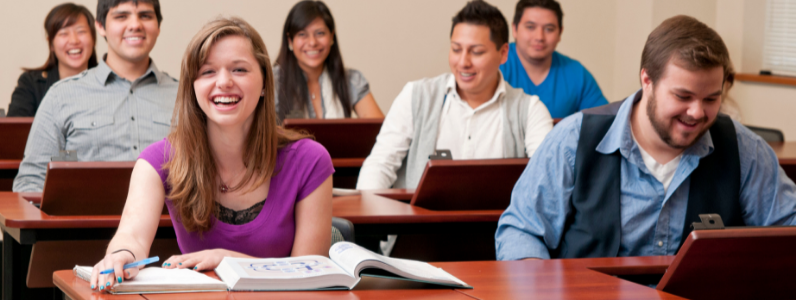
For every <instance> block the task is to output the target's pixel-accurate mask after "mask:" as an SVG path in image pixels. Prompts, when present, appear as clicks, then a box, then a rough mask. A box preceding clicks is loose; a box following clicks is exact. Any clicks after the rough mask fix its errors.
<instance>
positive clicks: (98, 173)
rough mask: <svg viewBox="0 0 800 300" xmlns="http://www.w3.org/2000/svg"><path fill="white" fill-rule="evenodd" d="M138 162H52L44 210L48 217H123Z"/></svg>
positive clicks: (47, 181)
mask: <svg viewBox="0 0 800 300" xmlns="http://www.w3.org/2000/svg"><path fill="white" fill-rule="evenodd" d="M134 164H135V162H133V161H126V162H74V161H73V162H50V163H49V164H48V165H47V175H45V180H44V188H43V193H42V202H41V206H40V208H41V210H42V211H43V212H45V213H47V214H48V215H56V216H73V215H90V216H91V215H120V214H122V209H123V208H124V207H125V200H126V199H127V197H128V186H129V185H130V182H131V172H133V165H134Z"/></svg>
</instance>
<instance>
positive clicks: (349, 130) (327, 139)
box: [283, 119, 383, 158]
mask: <svg viewBox="0 0 800 300" xmlns="http://www.w3.org/2000/svg"><path fill="white" fill-rule="evenodd" d="M381 125H383V119H330V120H329V119H326V120H317V119H286V120H284V122H283V126H284V127H286V128H289V129H294V130H303V131H306V132H308V133H310V134H312V135H313V136H314V139H315V140H316V141H317V142H318V143H320V144H322V146H323V147H325V149H327V150H328V153H329V154H330V155H331V158H363V157H367V156H369V153H370V151H372V146H374V145H375V138H376V137H377V136H378V132H380V131H381Z"/></svg>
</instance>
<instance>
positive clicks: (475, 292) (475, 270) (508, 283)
mask: <svg viewBox="0 0 800 300" xmlns="http://www.w3.org/2000/svg"><path fill="white" fill-rule="evenodd" d="M673 258H674V257H672V256H651V257H625V258H591V259H564V260H558V259H555V260H541V261H533V260H532V261H507V262H503V261H501V262H498V261H478V262H450V263H432V264H433V265H434V266H437V267H440V268H442V269H444V270H445V271H447V272H449V273H450V274H453V275H454V276H456V277H458V278H459V279H461V280H463V281H464V282H466V283H467V284H470V285H472V286H473V287H474V289H472V290H469V289H455V290H450V289H423V288H426V286H421V285H419V284H410V283H408V282H404V281H399V280H372V279H373V278H365V279H363V280H362V282H360V283H359V285H358V286H356V289H355V290H353V291H314V292H256V293H250V292H218V293H194V294H157V295H155V294H154V295H142V296H143V297H145V298H146V299H264V298H266V297H271V298H275V299H317V298H320V299H385V300H388V299H682V298H680V297H677V296H674V295H670V294H667V293H664V292H659V291H656V290H655V289H652V288H649V287H646V286H643V285H639V284H636V283H633V282H629V281H626V280H623V279H620V278H618V277H614V276H613V275H628V274H663V273H664V271H665V270H666V268H667V266H668V265H669V264H670V263H671V262H672V260H673ZM207 274H210V276H214V275H213V273H212V272H208V273H207ZM53 281H54V282H55V283H56V285H57V286H58V287H59V288H60V289H61V290H62V291H63V292H64V293H65V294H66V295H68V296H70V297H72V298H73V299H109V300H111V299H118V298H116V296H110V295H107V294H102V295H101V294H100V293H92V292H91V290H90V289H89V283H88V282H86V281H83V280H81V279H77V278H75V276H74V275H72V271H70V270H64V271H58V272H56V273H54V274H53ZM93 296H100V297H105V298H100V297H98V298H92V297H93ZM466 296H469V297H467V298H463V297H466ZM119 299H123V298H119ZM125 299H133V298H125Z"/></svg>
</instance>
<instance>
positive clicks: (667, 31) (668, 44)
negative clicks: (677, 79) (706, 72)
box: [641, 15, 733, 85]
mask: <svg viewBox="0 0 800 300" xmlns="http://www.w3.org/2000/svg"><path fill="white" fill-rule="evenodd" d="M672 58H675V63H676V64H678V65H679V66H681V67H682V68H684V69H687V70H701V69H711V68H715V67H719V66H722V70H723V77H722V78H728V76H729V75H730V74H732V73H733V70H732V67H731V62H730V57H729V55H728V48H727V47H725V43H724V42H723V41H722V38H721V37H720V36H719V35H718V34H717V32H716V31H714V30H713V29H711V28H709V27H708V26H706V24H703V23H702V22H700V21H698V20H697V19H695V18H692V17H689V16H684V15H680V16H675V17H672V18H669V19H667V20H665V21H664V22H662V23H661V25H658V27H656V29H655V30H653V32H651V33H650V35H649V36H648V37H647V43H645V45H644V51H642V63H641V69H644V70H646V71H647V75H648V76H649V77H650V78H651V79H652V81H653V84H656V83H658V80H659V79H661V76H662V75H663V73H664V69H665V67H666V65H667V64H668V63H669V62H670V60H671V59H672ZM722 84H723V83H722V82H720V85H722Z"/></svg>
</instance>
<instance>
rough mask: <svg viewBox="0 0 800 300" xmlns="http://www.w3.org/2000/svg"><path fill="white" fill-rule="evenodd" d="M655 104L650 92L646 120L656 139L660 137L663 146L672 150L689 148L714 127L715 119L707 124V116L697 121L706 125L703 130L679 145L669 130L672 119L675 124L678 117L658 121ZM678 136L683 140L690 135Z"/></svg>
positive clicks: (655, 101)
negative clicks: (655, 134)
mask: <svg viewBox="0 0 800 300" xmlns="http://www.w3.org/2000/svg"><path fill="white" fill-rule="evenodd" d="M657 102H658V101H657V100H656V95H655V93H654V92H651V93H650V100H649V101H647V118H648V119H650V124H651V125H652V126H653V129H655V131H656V133H657V134H658V137H660V138H661V140H662V141H664V143H665V144H667V146H670V147H672V148H675V149H686V148H688V147H689V146H691V145H694V143H696V142H697V141H698V140H699V139H700V137H702V136H703V134H705V133H706V131H708V129H709V128H711V125H714V122H716V118H714V120H712V121H711V122H708V116H705V117H704V118H703V119H702V120H698V122H700V123H707V124H706V126H705V127H703V129H701V130H700V131H699V132H698V133H697V136H695V137H694V138H693V139H692V141H691V142H689V143H680V142H678V141H676V139H674V138H673V137H672V134H671V130H670V123H671V122H672V119H676V120H675V122H679V121H678V120H677V119H678V118H679V117H672V118H669V119H666V120H660V119H659V118H658V115H656V111H658V104H656V103H657ZM679 134H680V135H682V136H683V137H684V138H688V137H689V135H691V134H692V133H689V132H686V133H679Z"/></svg>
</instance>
